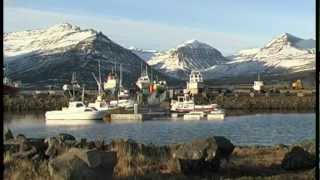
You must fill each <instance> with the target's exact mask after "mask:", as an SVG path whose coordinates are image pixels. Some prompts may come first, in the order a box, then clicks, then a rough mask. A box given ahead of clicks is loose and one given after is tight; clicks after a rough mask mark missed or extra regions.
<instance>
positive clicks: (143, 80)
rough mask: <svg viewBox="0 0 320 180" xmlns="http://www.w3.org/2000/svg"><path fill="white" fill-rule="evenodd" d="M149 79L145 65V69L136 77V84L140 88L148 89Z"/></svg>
mask: <svg viewBox="0 0 320 180" xmlns="http://www.w3.org/2000/svg"><path fill="white" fill-rule="evenodd" d="M150 83H151V81H150V78H149V76H148V69H147V66H146V70H145V71H144V72H141V76H140V77H139V78H138V80H137V82H136V85H137V86H138V88H139V89H140V90H142V89H148V88H149V85H150Z"/></svg>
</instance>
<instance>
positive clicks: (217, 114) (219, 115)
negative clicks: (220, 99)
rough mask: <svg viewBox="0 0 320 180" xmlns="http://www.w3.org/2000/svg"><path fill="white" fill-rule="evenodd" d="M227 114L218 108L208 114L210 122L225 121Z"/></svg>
mask: <svg viewBox="0 0 320 180" xmlns="http://www.w3.org/2000/svg"><path fill="white" fill-rule="evenodd" d="M224 117H225V112H224V110H223V109H219V108H216V109H214V110H213V111H211V112H210V113H208V114H207V119H208V120H224Z"/></svg>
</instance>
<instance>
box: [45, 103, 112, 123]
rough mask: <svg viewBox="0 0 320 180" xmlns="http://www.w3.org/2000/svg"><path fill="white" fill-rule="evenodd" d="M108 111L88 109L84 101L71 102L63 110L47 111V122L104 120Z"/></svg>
mask: <svg viewBox="0 0 320 180" xmlns="http://www.w3.org/2000/svg"><path fill="white" fill-rule="evenodd" d="M105 114H106V110H97V109H96V108H93V107H87V106H86V105H85V104H84V103H83V102H82V101H73V102H69V106H68V107H64V108H62V110H56V111H47V112H46V113H45V117H46V120H72V119H74V120H102V119H103V117H104V115H105Z"/></svg>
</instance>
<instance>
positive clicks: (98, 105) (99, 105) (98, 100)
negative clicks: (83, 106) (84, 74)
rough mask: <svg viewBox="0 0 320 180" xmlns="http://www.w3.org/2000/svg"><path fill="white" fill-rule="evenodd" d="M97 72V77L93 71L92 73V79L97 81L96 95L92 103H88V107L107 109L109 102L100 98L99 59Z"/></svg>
mask: <svg viewBox="0 0 320 180" xmlns="http://www.w3.org/2000/svg"><path fill="white" fill-rule="evenodd" d="M98 72H99V79H98V78H97V77H96V76H95V74H94V73H92V76H93V78H94V80H95V81H96V83H97V87H98V95H97V98H96V100H95V102H94V103H89V104H88V107H93V108H95V109H98V110H109V109H110V106H109V104H108V103H107V102H106V101H105V100H104V99H103V98H102V89H103V88H102V82H101V71H100V61H99V64H98Z"/></svg>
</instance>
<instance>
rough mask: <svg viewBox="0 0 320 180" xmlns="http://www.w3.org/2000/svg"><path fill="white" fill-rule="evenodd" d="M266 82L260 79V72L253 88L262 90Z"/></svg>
mask: <svg viewBox="0 0 320 180" xmlns="http://www.w3.org/2000/svg"><path fill="white" fill-rule="evenodd" d="M263 86H264V84H263V81H261V80H260V74H259V75H258V80H257V81H254V82H253V90H255V91H261V90H262V88H263Z"/></svg>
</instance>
